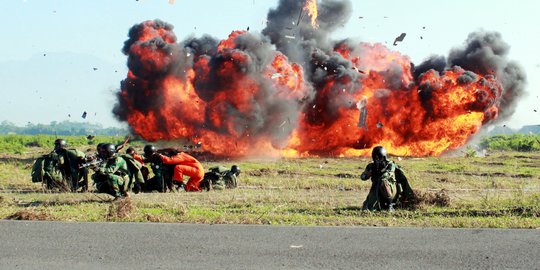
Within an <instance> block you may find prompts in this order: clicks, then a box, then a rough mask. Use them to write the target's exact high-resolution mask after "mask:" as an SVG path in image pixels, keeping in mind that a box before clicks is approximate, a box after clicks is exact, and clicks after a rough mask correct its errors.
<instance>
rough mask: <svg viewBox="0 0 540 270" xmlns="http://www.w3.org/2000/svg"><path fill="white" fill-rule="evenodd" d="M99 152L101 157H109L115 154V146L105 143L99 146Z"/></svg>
mask: <svg viewBox="0 0 540 270" xmlns="http://www.w3.org/2000/svg"><path fill="white" fill-rule="evenodd" d="M101 154H102V157H103V158H110V157H112V156H114V154H116V146H115V145H114V144H112V143H106V144H104V145H103V146H102V147H101Z"/></svg>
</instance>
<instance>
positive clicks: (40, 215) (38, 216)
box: [6, 209, 54, 220]
mask: <svg viewBox="0 0 540 270" xmlns="http://www.w3.org/2000/svg"><path fill="white" fill-rule="evenodd" d="M6 219H9V220H54V218H53V217H52V216H51V215H50V214H49V213H47V212H43V211H37V210H34V209H24V210H20V211H17V212H16V213H15V214H13V215H10V216H8V217H6Z"/></svg>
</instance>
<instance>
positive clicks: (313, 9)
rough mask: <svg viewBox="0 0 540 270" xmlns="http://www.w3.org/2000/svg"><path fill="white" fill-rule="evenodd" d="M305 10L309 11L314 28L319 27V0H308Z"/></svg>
mask: <svg viewBox="0 0 540 270" xmlns="http://www.w3.org/2000/svg"><path fill="white" fill-rule="evenodd" d="M304 10H305V11H307V13H308V15H309V16H310V17H311V26H313V27H314V28H318V27H319V24H318V23H317V17H318V11H317V0H307V1H306V4H305V6H304Z"/></svg>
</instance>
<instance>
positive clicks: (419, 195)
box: [399, 189, 450, 209]
mask: <svg viewBox="0 0 540 270" xmlns="http://www.w3.org/2000/svg"><path fill="white" fill-rule="evenodd" d="M414 195H415V196H414V198H409V199H407V200H402V201H400V202H399V206H400V207H402V208H409V209H417V208H420V207H421V206H427V205H436V206H440V207H446V206H449V205H450V196H448V192H447V191H446V189H441V190H440V191H437V192H433V191H421V190H417V191H415V192H414Z"/></svg>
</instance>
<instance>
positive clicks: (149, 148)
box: [143, 144, 157, 158]
mask: <svg viewBox="0 0 540 270" xmlns="http://www.w3.org/2000/svg"><path fill="white" fill-rule="evenodd" d="M143 151H144V156H145V157H146V158H150V157H152V156H153V155H154V154H155V153H156V152H157V149H156V147H155V146H153V145H151V144H147V145H145V146H144V150H143Z"/></svg>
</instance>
